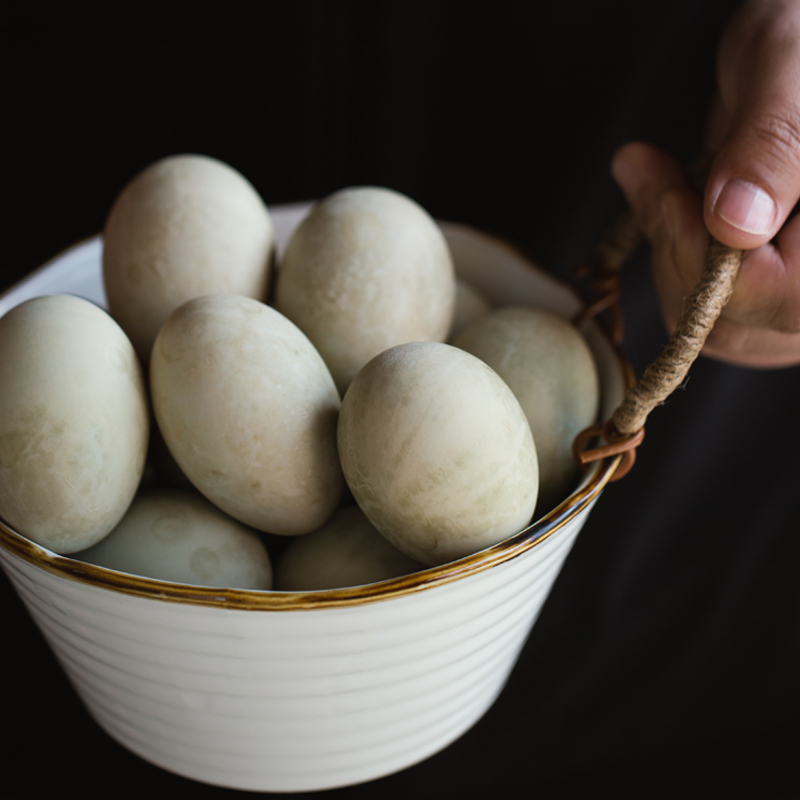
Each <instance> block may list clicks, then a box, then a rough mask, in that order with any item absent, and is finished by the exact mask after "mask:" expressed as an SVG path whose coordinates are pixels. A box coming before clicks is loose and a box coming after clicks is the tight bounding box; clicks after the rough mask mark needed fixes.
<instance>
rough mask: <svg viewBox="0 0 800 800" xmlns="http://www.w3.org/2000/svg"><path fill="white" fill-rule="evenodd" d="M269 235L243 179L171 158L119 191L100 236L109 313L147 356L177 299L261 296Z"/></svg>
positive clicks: (213, 166)
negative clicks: (217, 296) (212, 295)
mask: <svg viewBox="0 0 800 800" xmlns="http://www.w3.org/2000/svg"><path fill="white" fill-rule="evenodd" d="M274 243H275V236H274V231H273V226H272V222H271V220H270V216H269V212H268V211H267V208H266V206H265V205H264V203H263V201H262V200H261V197H260V196H259V195H258V193H257V192H256V190H255V189H254V188H253V187H252V186H251V184H250V183H248V181H247V180H246V179H245V178H244V177H243V176H242V175H240V174H239V173H238V172H237V171H236V170H234V169H232V168H231V167H229V166H228V165H227V164H224V163H223V162H221V161H217V160H216V159H213V158H208V157H206V156H197V155H182V156H172V157H170V158H165V159H162V160H161V161H158V162H156V163H155V164H152V165H151V166H150V167H148V168H147V169H145V170H144V171H143V172H142V173H140V174H139V175H138V176H137V177H136V178H134V179H133V180H132V181H131V182H130V183H129V184H128V185H127V186H126V187H125V188H124V189H123V190H122V192H121V193H120V195H119V197H118V198H117V199H116V201H115V203H114V206H113V207H112V209H111V212H110V214H109V217H108V220H107V222H106V226H105V231H104V233H103V248H104V249H103V279H104V283H105V289H106V294H107V296H108V304H109V309H110V311H111V314H112V315H113V316H114V318H115V319H116V320H117V321H118V322H119V323H120V325H121V326H122V327H123V329H124V330H125V331H126V332H127V333H128V336H130V338H131V341H132V342H133V344H134V347H135V348H136V350H137V352H138V353H139V356H140V358H141V359H142V361H143V362H145V363H146V362H147V361H148V360H149V358H150V350H151V348H152V345H153V341H154V340H155V337H156V334H157V333H158V330H159V328H160V327H161V325H162V324H163V322H164V320H165V319H166V318H167V317H168V316H169V314H170V313H171V312H172V311H173V310H174V309H176V308H177V307H178V306H179V305H181V304H182V303H184V302H186V301H187V300H191V299H192V298H195V297H200V296H202V295H207V294H217V293H219V294H222V293H230V294H241V295H245V296H248V297H253V298H256V299H259V300H263V299H265V297H266V294H267V290H268V284H269V275H270V269H271V263H272V257H273V251H274Z"/></svg>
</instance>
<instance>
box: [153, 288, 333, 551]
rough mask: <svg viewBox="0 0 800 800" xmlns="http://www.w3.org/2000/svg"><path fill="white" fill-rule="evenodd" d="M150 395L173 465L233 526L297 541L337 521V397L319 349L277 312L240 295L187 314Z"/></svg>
mask: <svg viewBox="0 0 800 800" xmlns="http://www.w3.org/2000/svg"><path fill="white" fill-rule="evenodd" d="M150 388H151V394H152V401H153V409H154V412H155V417H156V420H157V422H158V427H159V429H160V431H161V434H162V436H163V437H164V441H165V442H166V444H167V447H168V448H169V450H170V452H171V453H172V455H173V457H174V458H175V461H176V462H177V464H178V466H179V467H180V468H181V470H182V471H183V473H184V474H185V475H186V477H187V478H188V479H189V480H190V481H191V482H192V484H193V485H194V486H195V487H197V489H199V490H200V492H202V494H204V495H205V496H206V497H207V498H208V499H209V500H210V501H211V502H212V503H214V504H215V505H216V506H218V507H219V508H221V509H222V510H223V511H225V512H226V513H227V514H229V515H230V516H232V517H233V518H234V519H237V520H239V521H240V522H243V523H244V524H246V525H249V526H251V527H253V528H256V529H258V530H261V531H269V532H271V533H276V534H280V535H286V536H292V535H297V534H301V533H309V532H310V531H312V530H315V529H316V528H319V527H320V526H321V525H322V524H323V523H324V522H326V521H327V520H328V518H329V517H330V516H331V514H333V512H334V510H335V509H336V507H337V505H338V503H339V499H340V497H341V494H342V488H343V478H342V473H341V468H340V466H339V461H338V457H337V450H336V421H337V415H338V412H339V407H340V399H339V394H338V392H337V390H336V386H335V385H334V383H333V378H332V377H331V375H330V372H329V371H328V368H327V367H326V366H325V362H324V361H323V360H322V358H321V357H320V355H319V353H317V351H316V350H315V349H314V347H313V345H312V344H311V343H310V342H309V341H308V339H307V338H306V337H305V336H304V335H303V333H302V332H301V331H300V330H299V329H298V328H297V326H295V325H294V324H293V323H292V322H290V321H289V320H288V319H286V317H284V316H283V315H282V314H280V313H279V312H278V311H276V310H275V309H274V308H270V307H268V306H266V305H264V304H263V303H260V302H258V301H257V300H253V299H252V298H247V297H239V296H236V295H209V296H207V297H201V298H197V299H195V300H191V301H189V302H188V303H185V304H184V305H182V306H180V307H179V308H178V309H176V310H175V311H174V312H173V313H172V314H171V315H170V316H169V318H168V319H167V321H166V322H165V323H164V326H163V327H162V328H161V330H160V331H159V334H158V337H157V338H156V342H155V345H154V347H153V353H152V359H151V362H150Z"/></svg>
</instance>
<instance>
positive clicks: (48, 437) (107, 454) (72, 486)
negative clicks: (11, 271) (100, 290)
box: [0, 295, 149, 554]
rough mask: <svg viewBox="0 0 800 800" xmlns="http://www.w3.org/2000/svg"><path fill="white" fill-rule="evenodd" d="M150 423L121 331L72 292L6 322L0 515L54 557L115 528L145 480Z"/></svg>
mask: <svg viewBox="0 0 800 800" xmlns="http://www.w3.org/2000/svg"><path fill="white" fill-rule="evenodd" d="M148 431H149V418H148V408H147V397H146V392H145V387H144V380H143V376H142V371H141V367H140V365H139V362H138V360H137V358H136V354H135V353H134V350H133V347H132V345H131V343H130V341H129V340H128V338H127V337H126V336H125V334H124V332H123V331H122V330H121V329H120V327H119V325H117V323H116V322H114V320H113V319H111V317H110V316H109V315H108V314H106V313H105V311H103V310H102V309H100V308H98V307H97V306H95V305H94V304H93V303H90V302H89V301H88V300H83V299H81V298H78V297H73V296H70V295H47V296H43V297H37V298H34V299H32V300H29V301H28V302H26V303H23V304H22V305H19V306H17V307H16V308H14V309H12V310H11V311H9V312H8V313H7V314H6V315H5V316H4V317H3V318H2V319H0V516H2V517H3V519H4V520H5V521H6V522H7V523H8V524H9V525H11V526H12V527H13V528H15V529H16V530H18V531H19V532H20V533H22V534H23V535H24V536H27V537H28V538H29V539H32V540H33V541H35V542H37V543H38V544H41V545H43V546H44V547H47V548H49V549H51V550H53V551H54V552H56V553H61V554H67V553H73V552H77V551H79V550H82V549H84V548H86V547H89V546H91V545H92V544H94V543H95V542H97V541H99V540H100V539H101V538H102V537H103V536H105V535H106V534H108V532H109V531H110V530H111V529H112V528H113V527H114V526H115V525H116V524H117V523H118V522H119V520H120V518H121V517H122V515H123V514H124V513H125V510H126V509H127V508H128V505H129V504H130V502H131V500H132V498H133V496H134V494H135V492H136V488H137V486H138V484H139V481H140V480H141V476H142V472H143V469H144V462H145V456H146V453H147V440H148Z"/></svg>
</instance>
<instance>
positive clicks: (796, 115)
mask: <svg viewBox="0 0 800 800" xmlns="http://www.w3.org/2000/svg"><path fill="white" fill-rule="evenodd" d="M752 132H753V135H754V136H755V137H756V139H757V140H758V141H759V142H760V143H761V145H762V146H765V147H766V148H767V150H768V152H770V153H771V154H772V155H773V156H774V157H776V158H777V159H778V160H780V161H782V162H785V161H786V160H787V158H788V160H790V161H791V162H793V163H795V164H800V109H798V110H794V109H785V110H783V111H782V112H773V113H767V114H762V115H760V116H759V117H757V118H756V119H755V120H754V121H753V126H752Z"/></svg>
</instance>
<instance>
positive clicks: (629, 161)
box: [611, 142, 688, 242]
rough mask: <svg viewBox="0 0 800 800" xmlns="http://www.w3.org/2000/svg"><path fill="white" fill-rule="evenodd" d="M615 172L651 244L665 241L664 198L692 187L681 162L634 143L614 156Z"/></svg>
mask: <svg viewBox="0 0 800 800" xmlns="http://www.w3.org/2000/svg"><path fill="white" fill-rule="evenodd" d="M611 173H612V175H613V176H614V179H615V180H616V181H617V183H618V184H619V186H620V188H621V189H622V191H623V193H624V195H625V199H626V200H627V201H628V205H629V206H630V208H631V210H632V211H633V213H634V216H635V217H636V221H637V223H638V224H639V227H640V228H641V229H642V231H643V232H644V234H645V236H647V238H648V239H650V241H651V242H653V241H654V240H656V239H659V238H663V236H664V233H665V231H664V217H663V214H662V211H661V200H662V197H663V196H664V194H665V193H666V192H669V191H670V190H673V189H678V188H687V187H688V182H687V179H686V176H685V175H684V173H683V170H681V168H680V166H679V165H678V163H677V162H676V161H675V160H674V159H672V158H670V157H669V156H668V155H666V154H665V153H663V152H662V151H661V150H659V149H658V148H656V147H653V146H652V145H649V144H644V143H643V142H631V143H629V144H626V145H623V146H622V147H621V148H620V149H619V150H617V152H616V153H615V154H614V157H613V159H612V161H611Z"/></svg>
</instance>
